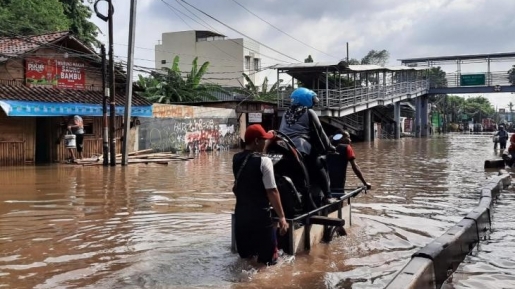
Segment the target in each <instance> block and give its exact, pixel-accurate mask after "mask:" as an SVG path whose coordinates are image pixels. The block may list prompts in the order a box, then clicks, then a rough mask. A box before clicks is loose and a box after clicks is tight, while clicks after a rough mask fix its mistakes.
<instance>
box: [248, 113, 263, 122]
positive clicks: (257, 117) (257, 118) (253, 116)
mask: <svg viewBox="0 0 515 289" xmlns="http://www.w3.org/2000/svg"><path fill="white" fill-rule="evenodd" d="M261 122H263V118H262V114H261V113H260V112H249V123H261Z"/></svg>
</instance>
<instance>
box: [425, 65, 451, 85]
mask: <svg viewBox="0 0 515 289" xmlns="http://www.w3.org/2000/svg"><path fill="white" fill-rule="evenodd" d="M445 77H446V73H445V71H443V70H442V68H441V67H440V66H438V67H431V68H430V69H428V70H427V79H429V84H430V86H431V87H447V79H446V78H445Z"/></svg>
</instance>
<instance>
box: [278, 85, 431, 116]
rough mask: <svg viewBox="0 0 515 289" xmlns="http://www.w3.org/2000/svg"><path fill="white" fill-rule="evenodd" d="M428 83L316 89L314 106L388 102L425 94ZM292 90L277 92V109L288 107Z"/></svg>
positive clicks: (328, 107)
mask: <svg viewBox="0 0 515 289" xmlns="http://www.w3.org/2000/svg"><path fill="white" fill-rule="evenodd" d="M428 89H429V83H428V81H427V80H417V81H406V82H401V83H395V84H390V85H382V84H379V85H371V86H367V87H359V88H354V89H343V90H337V89H329V90H326V89H318V90H314V91H315V92H316V93H317V96H318V98H319V99H320V102H319V103H318V104H317V105H316V106H315V107H316V108H319V109H322V108H324V109H344V108H347V107H352V106H356V105H360V104H365V103H368V102H371V101H377V100H383V101H385V100H390V99H392V98H394V97H397V96H401V95H408V94H416V93H423V92H427V90H428ZM291 92H292V90H285V91H281V92H279V96H278V98H279V99H278V107H279V108H283V109H284V108H287V107H288V106H290V103H291V100H290V94H291Z"/></svg>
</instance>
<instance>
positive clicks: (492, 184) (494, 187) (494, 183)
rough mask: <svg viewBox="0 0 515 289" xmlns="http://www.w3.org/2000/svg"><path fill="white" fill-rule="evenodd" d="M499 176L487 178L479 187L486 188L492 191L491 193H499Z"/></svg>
mask: <svg viewBox="0 0 515 289" xmlns="http://www.w3.org/2000/svg"><path fill="white" fill-rule="evenodd" d="M500 181H501V180H500V178H499V177H498V176H496V177H494V178H492V179H489V180H488V181H487V182H486V183H485V184H483V186H481V189H483V190H484V189H486V190H490V191H492V194H494V193H499V190H500Z"/></svg>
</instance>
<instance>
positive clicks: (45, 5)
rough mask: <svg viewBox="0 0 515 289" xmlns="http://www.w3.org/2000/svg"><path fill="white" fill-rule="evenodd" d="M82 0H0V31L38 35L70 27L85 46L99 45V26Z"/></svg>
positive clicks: (9, 34)
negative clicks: (91, 19) (90, 19)
mask: <svg viewBox="0 0 515 289" xmlns="http://www.w3.org/2000/svg"><path fill="white" fill-rule="evenodd" d="M82 2H83V1H82V0H16V1H12V0H0V35H1V36H14V35H23V36H25V35H37V34H43V33H49V32H56V31H68V30H69V31H71V32H72V33H73V34H74V35H75V36H77V38H78V39H79V40H81V41H83V42H84V43H85V44H86V45H88V46H92V45H95V46H98V44H99V42H98V40H97V39H96V37H97V32H98V27H97V26H96V25H95V24H93V23H92V22H91V21H89V18H90V17H91V13H92V12H91V10H90V8H89V7H88V6H86V5H84V4H83V3H82Z"/></svg>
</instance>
